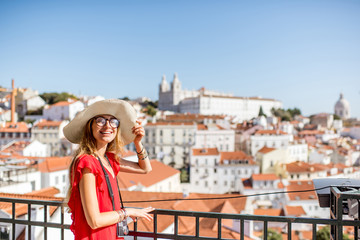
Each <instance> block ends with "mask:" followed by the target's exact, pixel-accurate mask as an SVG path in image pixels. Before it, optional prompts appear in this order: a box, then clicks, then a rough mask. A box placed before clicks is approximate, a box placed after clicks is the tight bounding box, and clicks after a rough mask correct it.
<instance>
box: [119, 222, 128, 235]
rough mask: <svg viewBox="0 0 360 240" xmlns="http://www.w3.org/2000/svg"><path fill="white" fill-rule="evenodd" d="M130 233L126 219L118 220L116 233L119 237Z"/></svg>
mask: <svg viewBox="0 0 360 240" xmlns="http://www.w3.org/2000/svg"><path fill="white" fill-rule="evenodd" d="M128 234H129V228H128V225H127V221H126V219H124V220H123V221H121V222H118V223H117V225H116V235H117V236H118V237H122V236H126V235H128Z"/></svg>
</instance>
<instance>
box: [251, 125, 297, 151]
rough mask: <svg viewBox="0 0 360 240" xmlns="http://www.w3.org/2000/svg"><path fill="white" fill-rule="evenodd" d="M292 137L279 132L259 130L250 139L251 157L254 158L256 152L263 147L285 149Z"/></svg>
mask: <svg viewBox="0 0 360 240" xmlns="http://www.w3.org/2000/svg"><path fill="white" fill-rule="evenodd" d="M292 141H293V135H291V134H287V133H285V132H283V131H280V130H259V131H257V132H255V134H254V135H252V136H251V137H250V145H251V155H253V156H255V154H256V153H257V151H259V150H260V149H261V148H263V147H269V148H278V149H287V148H288V147H289V144H290V142H292Z"/></svg>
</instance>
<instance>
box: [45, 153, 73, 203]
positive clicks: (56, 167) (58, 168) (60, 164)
mask: <svg viewBox="0 0 360 240" xmlns="http://www.w3.org/2000/svg"><path fill="white" fill-rule="evenodd" d="M71 159H72V158H71V157H47V158H45V159H44V160H43V161H42V162H41V163H39V171H40V172H41V188H47V187H52V186H55V187H56V188H57V189H59V190H60V193H59V196H60V197H65V196H66V193H67V190H68V187H69V166H70V163H71Z"/></svg>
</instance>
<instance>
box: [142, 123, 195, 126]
mask: <svg viewBox="0 0 360 240" xmlns="http://www.w3.org/2000/svg"><path fill="white" fill-rule="evenodd" d="M181 125H186V126H191V125H195V123H193V122H156V123H147V124H146V126H181Z"/></svg>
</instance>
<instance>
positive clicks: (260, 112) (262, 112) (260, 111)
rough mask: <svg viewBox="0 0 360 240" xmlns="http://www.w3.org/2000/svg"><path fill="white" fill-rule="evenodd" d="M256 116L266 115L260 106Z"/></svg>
mask: <svg viewBox="0 0 360 240" xmlns="http://www.w3.org/2000/svg"><path fill="white" fill-rule="evenodd" d="M258 116H259V117H261V116H264V117H266V114H265V113H264V110H263V108H262V106H260V109H259V115H258Z"/></svg>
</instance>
